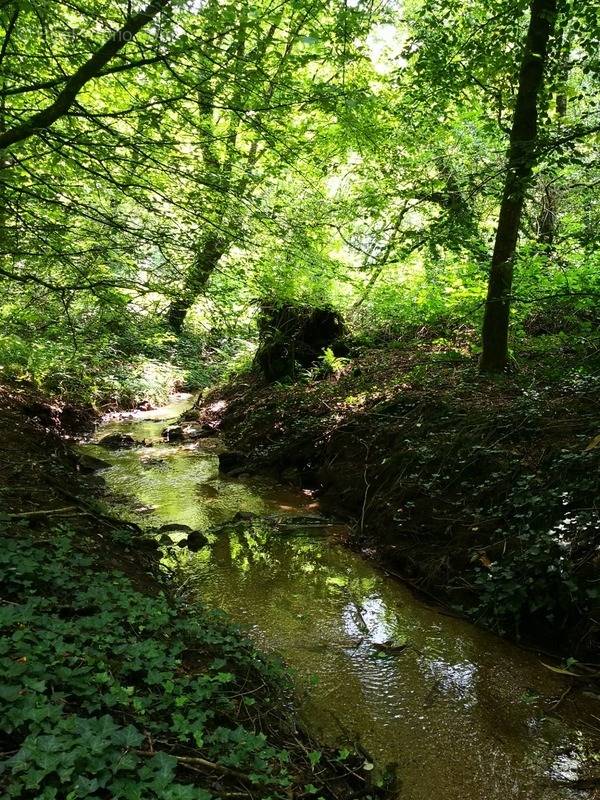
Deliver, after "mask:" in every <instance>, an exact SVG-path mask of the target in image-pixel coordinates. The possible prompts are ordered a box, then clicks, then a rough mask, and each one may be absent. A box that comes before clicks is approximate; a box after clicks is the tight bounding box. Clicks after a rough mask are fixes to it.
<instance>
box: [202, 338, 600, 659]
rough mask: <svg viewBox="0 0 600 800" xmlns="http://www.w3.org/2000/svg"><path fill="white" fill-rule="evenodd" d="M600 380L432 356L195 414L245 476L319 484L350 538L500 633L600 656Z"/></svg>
mask: <svg viewBox="0 0 600 800" xmlns="http://www.w3.org/2000/svg"><path fill="white" fill-rule="evenodd" d="M597 390H598V380H597V379H594V378H590V377H587V378H583V377H581V376H578V375H577V373H576V372H574V373H573V375H572V376H571V377H568V375H566V374H565V376H564V377H562V378H560V379H555V380H553V381H552V382H548V381H544V380H541V379H539V378H536V376H535V375H534V374H533V373H532V372H527V371H526V370H523V371H522V372H521V373H520V374H518V375H517V376H515V377H512V378H508V377H507V378H502V379H497V380H492V379H489V378H483V377H480V376H479V375H478V374H477V369H476V365H475V364H474V363H473V362H469V361H467V360H464V359H461V358H457V357H456V356H453V357H452V358H446V357H444V356H443V354H442V356H440V354H437V353H435V352H432V349H431V347H427V348H420V349H419V348H415V347H411V348H410V349H407V350H405V351H403V350H400V349H389V348H387V349H386V348H380V349H370V350H364V351H363V352H362V353H361V354H360V355H358V356H357V357H355V358H354V359H352V360H350V361H348V362H347V363H345V364H344V365H343V367H342V368H341V369H340V371H339V372H338V374H331V375H329V376H327V377H324V378H321V379H320V380H315V379H313V380H310V381H307V382H301V383H295V384H289V385H277V384H275V385H270V386H263V385H261V384H260V382H259V381H258V380H257V379H256V378H254V377H252V376H246V377H244V378H242V379H241V380H240V381H239V382H237V383H235V384H233V385H230V386H226V387H223V388H220V389H218V390H214V391H213V392H211V393H209V394H208V395H205V396H204V397H203V398H202V401H201V402H200V403H199V404H198V405H197V407H196V408H195V409H194V411H193V415H192V416H193V418H194V419H195V420H196V421H199V422H200V423H201V424H210V425H212V426H216V427H218V428H219V430H220V431H221V432H222V433H223V435H224V437H225V439H226V441H227V443H228V445H229V446H230V447H231V449H232V450H234V451H236V452H237V453H238V456H237V458H238V459H242V461H243V469H245V470H247V471H248V470H265V471H269V472H272V473H273V474H275V475H276V476H277V477H278V478H279V479H282V480H284V481H288V482H290V483H292V484H294V485H297V486H301V487H308V488H311V489H317V490H318V494H319V497H320V501H321V503H323V504H324V507H325V508H327V509H329V510H332V511H334V512H335V513H337V514H339V515H341V516H344V517H345V518H348V519H350V520H351V521H352V523H353V543H354V545H355V546H356V547H359V548H361V549H363V550H364V551H366V552H367V553H368V554H369V555H371V556H373V557H374V558H376V559H378V560H379V561H381V562H383V563H384V564H386V565H387V566H388V567H389V568H390V569H392V570H394V571H395V572H397V573H398V574H399V575H401V576H403V577H404V578H406V579H407V580H409V581H410V582H412V583H413V584H415V585H416V586H418V587H420V588H422V589H424V590H426V591H428V592H432V593H434V594H435V595H437V596H439V597H443V598H444V599H445V600H446V601H447V602H450V603H451V604H453V605H455V606H456V607H457V608H458V609H459V610H461V611H464V612H466V613H469V614H470V615H471V616H472V617H474V618H475V619H477V620H478V621H480V622H482V623H483V624H485V625H487V626H489V627H492V628H493V629H495V630H497V631H499V632H501V633H503V634H506V635H509V636H516V637H524V638H526V639H528V640H529V641H531V640H533V641H538V642H544V643H546V644H547V645H548V646H551V647H552V648H555V649H562V650H563V652H566V653H568V654H570V655H572V654H583V653H586V654H587V655H588V656H589V655H590V653H592V654H594V655H597V653H598V623H597V622H596V620H597V619H598V615H597V612H598V610H599V608H598V596H599V593H598V590H597V586H596V578H597V567H598V556H597V548H598V530H599V523H598V507H597V498H598V495H599V491H600V477H599V469H598V468H599V466H600V447H597V446H596V444H595V439H594V437H596V435H597V434H598V432H599V431H600V415H599V411H598V403H597Z"/></svg>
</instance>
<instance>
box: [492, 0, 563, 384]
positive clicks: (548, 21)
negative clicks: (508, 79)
mask: <svg viewBox="0 0 600 800" xmlns="http://www.w3.org/2000/svg"><path fill="white" fill-rule="evenodd" d="M556 7H557V0H532V2H531V6H530V13H531V17H530V21H529V29H528V31H527V39H526V42H525V53H524V56H523V62H522V64H521V70H520V73H519V91H518V93H517V101H516V105H515V112H514V116H513V124H512V130H511V134H510V146H509V150H508V157H507V171H506V179H505V183H504V192H503V195H502V204H501V206H500V216H499V219H498V227H497V230H496V241H495V245H494V254H493V256H492V265H491V269H490V276H489V282H488V293H487V301H486V306H485V314H484V319H483V337H482V338H483V352H482V356H481V365H480V366H481V369H482V371H485V372H502V371H503V370H505V369H506V367H507V366H508V329H509V316H510V301H511V292H512V282H513V270H514V258H515V253H516V249H517V240H518V236H519V229H520V226H521V217H522V215H523V206H524V204H525V194H526V191H527V187H528V184H529V183H530V181H531V176H532V174H533V167H534V164H535V159H536V145H537V137H538V98H539V95H540V92H541V89H542V87H543V84H544V72H545V68H546V63H547V61H548V45H549V42H550V38H551V36H552V34H553V31H554V25H555V20H556Z"/></svg>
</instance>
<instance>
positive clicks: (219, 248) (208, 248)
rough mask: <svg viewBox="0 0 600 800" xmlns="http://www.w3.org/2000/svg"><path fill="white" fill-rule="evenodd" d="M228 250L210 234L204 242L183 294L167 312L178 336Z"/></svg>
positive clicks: (170, 324)
mask: <svg viewBox="0 0 600 800" xmlns="http://www.w3.org/2000/svg"><path fill="white" fill-rule="evenodd" d="M226 249H227V243H226V242H225V241H224V240H223V239H221V238H220V237H218V236H215V235H211V234H209V235H208V236H207V238H206V239H205V240H204V244H203V245H202V247H201V248H200V250H199V252H198V253H197V255H196V257H195V258H194V263H193V264H192V266H191V269H190V272H189V274H188V275H187V277H186V280H185V284H184V288H183V292H182V294H181V295H180V296H179V297H177V298H176V299H175V300H173V302H172V303H171V305H170V307H169V310H168V312H167V322H168V324H169V327H170V328H171V330H172V331H173V332H174V333H176V334H177V335H179V334H180V333H181V331H182V328H183V323H184V322H185V318H186V316H187V313H188V311H189V310H190V308H191V307H192V306H193V305H194V303H195V302H196V300H197V299H198V297H199V296H200V295H201V294H202V293H203V292H204V290H205V289H206V286H207V284H208V281H209V280H210V276H211V275H212V274H213V272H214V271H215V269H216V268H217V265H218V263H219V261H220V260H221V257H222V256H223V255H224V253H225V251H226Z"/></svg>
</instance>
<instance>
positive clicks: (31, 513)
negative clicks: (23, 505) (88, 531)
mask: <svg viewBox="0 0 600 800" xmlns="http://www.w3.org/2000/svg"><path fill="white" fill-rule="evenodd" d="M71 511H77V506H64V508H44V509H41V510H38V511H20V512H19V513H18V514H7V516H8V517H9V518H10V519H18V518H20V517H49V516H50V515H52V514H64V513H69V512H71ZM80 513H85V512H80Z"/></svg>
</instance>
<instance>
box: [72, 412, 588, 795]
mask: <svg viewBox="0 0 600 800" xmlns="http://www.w3.org/2000/svg"><path fill="white" fill-rule="evenodd" d="M186 404H189V400H182V401H181V402H180V403H179V404H178V405H177V406H176V407H171V408H170V409H167V410H161V411H160V412H146V413H144V414H141V415H138V416H137V417H136V418H133V419H130V420H121V421H113V422H111V423H109V424H107V425H105V426H104V427H103V429H102V431H101V434H102V435H104V434H106V433H109V432H114V431H116V430H118V431H121V432H127V433H132V435H134V436H135V438H136V439H143V438H146V439H150V440H153V441H155V444H154V446H152V447H143V448H139V449H135V450H122V451H117V452H107V451H104V450H102V449H101V448H98V447H97V446H95V445H93V444H91V445H86V449H87V450H88V451H91V452H93V454H94V455H98V456H100V457H101V458H104V459H106V460H108V461H110V462H111V464H112V467H111V468H110V469H108V470H106V471H105V472H104V476H105V478H106V480H107V483H108V485H109V487H110V488H111V489H112V490H113V491H117V492H119V493H120V494H121V495H122V496H123V497H127V498H129V499H130V500H131V499H132V498H134V501H133V502H129V503H128V504H127V505H126V506H125V507H124V508H125V512H126V513H128V514H130V515H131V516H132V517H133V518H136V519H138V520H140V519H146V520H147V523H148V524H150V525H152V526H156V525H159V524H161V523H162V522H178V523H185V524H188V525H191V526H192V527H198V528H202V529H206V528H207V527H209V526H210V525H214V524H217V523H222V522H224V521H227V520H230V519H231V518H232V517H233V516H234V514H235V513H236V512H237V511H253V512H255V513H258V514H270V515H273V514H300V515H305V514H307V513H314V502H313V500H312V498H311V497H310V496H307V495H303V494H302V493H299V492H294V491H291V490H287V489H285V488H282V487H277V486H274V485H273V484H272V483H269V481H267V480H234V479H227V478H225V477H224V476H220V475H219V473H218V468H217V459H216V455H215V448H217V447H218V444H217V443H216V442H214V441H208V442H201V443H199V444H198V445H196V446H195V447H194V448H193V449H186V448H185V447H176V446H173V445H165V444H161V443H160V431H161V430H162V428H163V427H164V426H165V425H166V424H167V423H166V422H165V418H167V419H168V418H169V417H173V416H175V415H176V413H179V412H180V411H181V410H182V409H183V408H184V407H185V406H186ZM150 414H154V415H155V416H154V418H152V416H149V415H150ZM157 418H159V419H160V420H162V421H161V422H157V421H156V419H157ZM120 508H121V510H123V509H122V507H120ZM136 508H137V509H139V508H142V509H144V508H145V509H148V508H152V509H154V511H151V512H148V516H143V515H140V512H139V510H138V511H137V512H136V511H135V509H136ZM167 558H168V560H169V565H170V566H171V567H173V568H175V570H176V574H177V575H178V576H179V577H180V579H181V580H182V581H186V589H187V590H188V591H189V592H191V593H192V594H193V595H194V596H196V597H197V598H199V599H201V600H202V601H203V602H204V603H205V604H207V605H209V606H212V607H219V608H222V609H224V610H225V611H227V612H228V613H229V614H230V615H231V616H232V617H233V618H234V619H235V620H237V621H238V622H240V623H243V624H245V625H246V626H248V629H249V631H250V634H251V635H252V636H253V638H254V639H255V640H256V641H257V642H258V644H259V645H260V646H261V647H263V648H265V649H267V650H274V651H277V652H280V653H281V654H283V656H284V658H285V659H286V661H287V662H288V664H290V666H291V667H292V668H293V670H294V671H295V673H296V681H297V686H298V690H299V692H300V694H301V696H302V698H303V700H302V703H303V714H304V717H305V719H306V721H307V723H308V725H309V726H310V728H311V730H312V731H313V732H315V733H316V734H318V735H320V736H322V737H323V738H324V739H326V740H328V741H330V742H332V743H334V742H335V743H339V742H345V741H348V739H354V740H355V741H356V740H359V741H360V743H361V744H362V746H363V747H364V748H365V749H366V750H367V751H368V752H369V753H371V754H372V756H373V758H374V759H375V760H376V762H377V763H378V764H379V765H385V764H390V763H394V764H395V765H396V767H397V771H398V776H399V782H400V797H401V798H403V800H465V799H467V800H496V798H497V799H498V800H501V799H502V800H504V799H505V798H516V799H518V800H526V799H527V800H558V799H559V798H577V797H580V798H581V797H593V796H594V795H593V794H590V793H586V792H581V791H575V790H573V789H570V788H569V787H567V786H564V785H561V781H568V780H576V779H578V778H580V777H585V775H586V774H587V773H586V772H585V770H584V762H585V761H587V760H588V754H589V751H590V750H591V749H592V742H591V741H590V740H589V739H588V735H587V734H586V733H585V732H584V730H582V729H581V726H580V725H578V724H577V722H576V720H578V719H579V718H580V717H582V716H584V715H585V712H586V709H585V707H584V706H585V703H584V702H583V701H582V700H581V699H579V700H578V699H572V697H571V696H569V697H568V698H566V700H565V701H564V702H563V703H561V705H560V708H559V709H558V710H557V711H556V712H553V711H552V706H553V704H554V703H555V702H556V700H557V699H558V698H559V697H560V696H561V694H562V693H563V691H564V689H565V684H564V683H563V681H562V679H561V678H560V677H559V676H557V675H554V674H552V673H551V672H549V671H548V670H546V669H545V668H544V667H543V666H542V665H541V664H540V662H539V660H538V659H537V658H536V657H535V656H534V655H533V654H530V653H528V652H525V651H523V650H521V649H519V648H516V647H514V646H512V645H510V644H509V643H507V642H504V641H502V640H500V639H498V638H496V637H494V636H492V635H490V634H488V633H486V632H485V631H482V630H479V629H477V628H475V627H473V626H471V625H469V624H468V623H466V622H464V621H462V620H459V619H455V618H453V617H451V616H446V615H443V614H441V613H439V612H438V611H437V610H435V609H432V608H430V607H428V606H426V605H424V604H423V603H422V602H420V601H419V600H417V599H415V597H414V596H413V595H412V594H411V592H409V591H408V590H407V589H406V588H405V587H404V586H402V585H401V584H399V583H398V582H397V581H395V580H392V579H390V578H388V577H386V576H385V574H384V573H382V572H381V571H380V570H378V569H377V568H375V567H374V566H373V565H372V564H370V563H369V562H367V561H365V560H364V559H363V558H361V557H360V555H358V554H356V553H353V552H351V551H350V550H348V549H347V548H344V547H343V546H342V545H341V544H339V543H338V542H336V540H335V537H331V536H325V535H323V531H320V535H317V534H315V532H314V530H310V529H299V530H298V531H297V532H296V533H294V532H293V530H292V531H291V530H290V529H289V528H285V529H283V528H280V527H276V526H274V525H273V524H272V523H269V522H264V521H253V522H251V523H244V524H238V525H233V524H232V525H231V526H228V527H226V528H225V529H224V530H223V531H221V532H220V533H219V535H218V537H217V538H216V540H215V541H214V543H213V545H212V546H211V547H210V548H206V549H203V550H201V551H200V552H198V553H190V552H188V551H187V550H182V551H180V550H179V549H177V551H176V556H175V557H174V556H173V555H171V556H167ZM578 704H579V706H580V707H578ZM596 713H598V712H597V711H596ZM592 774H593V770H592Z"/></svg>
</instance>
